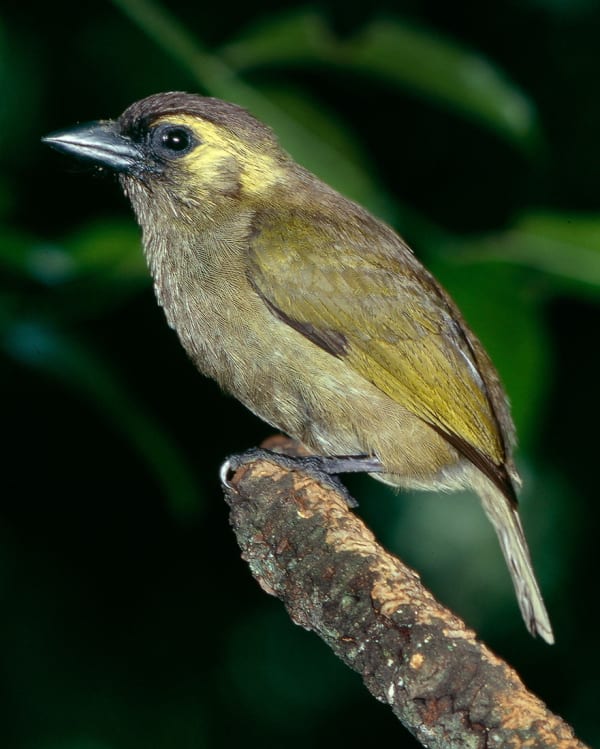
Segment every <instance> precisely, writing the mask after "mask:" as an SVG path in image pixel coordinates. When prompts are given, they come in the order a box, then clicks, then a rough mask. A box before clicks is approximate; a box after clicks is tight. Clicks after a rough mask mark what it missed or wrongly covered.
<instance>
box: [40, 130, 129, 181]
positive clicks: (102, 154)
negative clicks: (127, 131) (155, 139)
mask: <svg viewBox="0 0 600 749" xmlns="http://www.w3.org/2000/svg"><path fill="white" fill-rule="evenodd" d="M42 142H43V143H47V144H48V145H49V146H51V147H52V148H55V149H56V150H57V151H62V152H63V153H66V154H69V155H70V156H74V157H75V158H77V159H81V160H83V161H91V162H92V163H94V164H96V165H97V166H103V167H106V168H107V169H112V170H113V171H115V172H125V173H128V172H132V171H135V170H136V169H139V167H140V162H141V160H142V155H141V151H140V149H139V147H138V146H137V145H136V144H135V143H133V141H131V140H130V139H129V138H127V137H125V136H124V135H121V134H120V133H119V132H118V129H117V123H116V122H113V121H112V120H105V121H100V122H88V123H87V124H85V125H76V126H75V127H71V128H69V129H68V130H60V131H59V132H56V133H51V134H50V135H46V137H45V138H42Z"/></svg>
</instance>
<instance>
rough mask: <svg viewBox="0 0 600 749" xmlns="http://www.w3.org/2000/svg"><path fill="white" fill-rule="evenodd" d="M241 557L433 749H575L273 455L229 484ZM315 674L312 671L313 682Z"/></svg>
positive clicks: (450, 619) (444, 613) (361, 529)
mask: <svg viewBox="0 0 600 749" xmlns="http://www.w3.org/2000/svg"><path fill="white" fill-rule="evenodd" d="M226 498H227V502H228V504H229V506H230V509H231V515H230V518H231V524H232V526H233V529H234V531H235V533H236V536H237V540H238V543H239V545H240V548H241V549H242V556H243V558H244V559H245V560H246V561H247V562H248V564H249V565H250V569H251V571H252V574H253V575H254V577H255V578H256V580H257V581H258V582H259V583H260V585H261V587H262V588H263V589H264V590H265V591H266V592H267V593H270V594H271V595H275V596H277V597H278V598H280V599H281V600H282V601H283V603H284V604H285V606H286V609H287V611H288V613H289V615H290V616H291V618H292V620H293V621H294V622H295V623H296V624H299V625H301V626H302V627H305V628H306V629H309V630H313V631H314V632H316V633H317V634H318V635H319V636H320V637H321V638H322V639H323V640H324V641H325V642H326V643H327V644H328V645H329V646H330V647H331V648H332V650H333V651H334V652H335V653H336V655H338V656H339V657H340V658H341V659H342V660H343V661H344V663H346V664H347V665H348V666H350V668H352V669H354V670H355V671H358V672H359V673H360V674H361V675H362V678H363V680H364V683H365V685H366V686H367V688H368V689H369V691H370V692H371V693H372V694H373V695H374V696H375V697H376V698H377V699H378V700H381V701H382V702H386V703H388V704H389V705H390V707H391V708H392V710H393V711H394V713H395V715H396V716H397V717H398V718H399V719H400V720H401V721H402V723H403V724H404V725H405V726H406V727H407V728H408V729H409V731H411V732H412V733H413V734H414V735H415V736H416V738H417V739H418V740H419V741H420V742H421V743H422V744H423V745H424V746H427V747H431V749H436V748H439V749H448V748H449V747H469V748H472V749H475V748H478V749H483V747H490V748H491V747H493V748H494V749H501V748H504V747H506V748H507V749H508V747H510V749H517V748H518V747H527V749H537V748H541V747H557V748H558V747H560V749H567V748H568V749H574V748H575V747H579V748H580V749H581V748H583V747H584V745H583V744H582V743H581V742H579V741H578V740H577V739H576V738H575V736H574V734H573V731H572V730H571V728H570V727H569V726H568V725H567V724H566V723H564V722H563V721H562V720H561V719H560V718H559V717H557V716H555V715H553V714H552V713H551V712H550V711H549V710H548V709H547V708H546V706H545V705H544V704H543V703H542V702H541V701H540V700H539V699H538V698H537V697H535V696H534V695H533V694H531V693H530V692H528V691H527V690H526V688H525V687H524V685H523V683H522V682H521V680H520V679H519V677H518V675H517V674H516V673H515V671H514V670H512V669H511V668H510V667H509V666H508V665H507V664H506V663H504V662H503V661H502V660H500V659H499V658H498V657H496V656H495V655H494V654H493V653H492V652H491V651H490V650H488V648H487V647H486V646H485V645H483V644H482V643H481V642H478V641H477V639H476V636H475V633H474V632H473V631H472V630H470V629H468V628H467V627H466V625H465V624H464V623H463V622H462V621H461V620H460V619H459V618H458V617H456V616H455V615H454V614H453V613H452V612H450V611H448V609H445V608H444V607H443V606H441V605H440V604H439V603H438V602H437V601H436V600H435V599H434V598H433V596H432V595H431V593H429V591H427V590H426V589H425V588H424V587H423V586H422V584H421V581H420V579H419V576H418V575H417V574H416V573H415V572H414V571H413V570H411V569H410V568H408V567H406V565H404V564H403V563H402V562H401V561H400V560H399V559H397V558H395V557H394V556H392V555H391V554H389V553H388V552H386V551H385V550H384V549H383V548H382V547H381V546H379V545H378V543H377V542H376V540H375V538H374V536H373V534H372V533H371V531H369V530H368V528H366V526H365V525H364V523H363V522H362V521H361V520H360V519H359V518H358V517H357V516H356V515H355V514H353V513H352V511H351V510H350V509H349V508H348V506H347V503H346V502H345V501H344V499H343V498H342V497H341V495H339V494H338V493H337V492H336V491H335V490H333V489H331V488H327V487H324V486H322V485H321V484H320V483H319V482H318V481H316V480H315V479H313V478H311V477H309V476H307V475H305V474H303V473H301V472H297V471H291V470H289V469H287V468H285V467H281V466H279V465H276V464H275V463H273V462H270V461H267V460H255V461H253V462H251V463H249V464H245V465H243V466H242V467H241V468H239V469H238V470H237V471H236V472H235V474H234V475H233V477H232V478H231V480H230V486H229V487H227V488H226ZM315 677H316V675H315Z"/></svg>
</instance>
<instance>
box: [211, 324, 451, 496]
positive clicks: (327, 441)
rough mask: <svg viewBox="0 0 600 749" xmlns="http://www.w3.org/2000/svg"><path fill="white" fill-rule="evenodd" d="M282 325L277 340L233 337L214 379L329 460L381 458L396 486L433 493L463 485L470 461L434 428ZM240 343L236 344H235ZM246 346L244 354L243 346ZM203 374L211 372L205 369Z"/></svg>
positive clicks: (227, 340)
mask: <svg viewBox="0 0 600 749" xmlns="http://www.w3.org/2000/svg"><path fill="white" fill-rule="evenodd" d="M278 326H279V322H278V321H277V324H276V325H274V326H273V327H272V329H271V330H270V331H269V335H267V336H265V331H264V330H261V332H260V334H258V335H256V334H255V333H252V331H246V332H245V334H244V335H243V336H242V337H240V336H239V335H238V334H236V335H235V336H234V335H233V333H232V332H230V337H229V338H224V339H222V344H221V345H222V346H223V349H222V356H225V358H226V360H227V361H226V362H225V361H223V360H222V361H221V362H220V363H219V364H218V366H216V367H215V368H214V370H213V371H209V372H207V374H209V375H210V376H213V377H214V378H215V379H217V381H219V383H220V384H221V386H222V387H223V388H224V389H225V390H227V391H229V392H230V393H231V394H232V395H233V396H234V397H236V398H237V399H238V400H240V401H241V402H242V403H244V405H246V406H247V407H248V408H249V409H250V410H251V411H252V412H253V413H255V414H256V415H257V416H259V417H260V418H262V419H263V420H264V421H266V422H268V423H269V424H271V425H272V426H274V427H275V428H277V429H279V430H281V431H283V432H285V433H286V434H288V435H290V436H291V437H293V438H294V439H297V440H299V441H300V442H302V443H303V444H304V445H306V446H307V447H308V448H310V449H311V450H314V451H315V452H316V453H319V454H325V455H359V454H370V455H376V456H377V457H378V458H379V460H380V461H381V462H382V463H383V464H384V466H385V467H386V469H387V471H388V472H387V473H386V474H385V476H378V478H382V479H383V480H385V481H386V482H388V483H391V484H394V485H397V486H405V487H413V488H431V489H434V488H435V489H444V488H447V489H454V488H458V487H459V486H462V485H463V483H464V482H463V480H462V464H463V460H462V459H461V457H460V456H459V454H458V453H457V452H456V451H455V450H454V448H453V447H452V446H451V445H449V443H448V442H446V440H444V439H443V438H442V437H440V435H439V434H438V433H437V432H435V431H434V430H433V429H431V427H429V426H428V425H427V424H426V423H424V422H423V421H422V420H421V419H419V418H417V417H416V416H415V415H413V414H412V413H411V412H410V411H408V410H407V409H406V408H404V407H403V406H402V405H401V404H399V403H397V402H396V401H394V400H392V399H391V398H390V397H389V396H387V395H386V394H384V393H383V392H382V391H381V390H379V389H378V388H377V387H375V386H374V385H373V384H372V383H370V382H369V381H367V380H366V379H365V378H363V377H362V376H361V375H359V374H358V373H357V372H356V371H355V370H354V369H352V368H351V367H350V365H349V364H348V363H347V362H346V361H344V359H343V357H342V358H337V357H335V356H332V355H331V354H329V353H328V352H326V351H324V350H323V349H321V348H320V347H318V346H316V345H315V344H313V343H312V342H311V341H309V340H308V339H306V338H305V337H304V336H302V335H301V334H300V333H297V332H296V331H294V330H291V329H290V328H289V327H287V326H286V329H285V331H283V332H280V331H279V330H278ZM234 338H235V341H236V343H233V340H234ZM240 341H243V351H240V350H238V346H237V344H238V343H239V342H240ZM198 365H199V368H201V369H203V370H204V371H206V362H204V366H203V365H202V364H201V363H200V362H198Z"/></svg>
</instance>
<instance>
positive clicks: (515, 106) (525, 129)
mask: <svg viewBox="0 0 600 749" xmlns="http://www.w3.org/2000/svg"><path fill="white" fill-rule="evenodd" d="M222 55H223V57H224V58H225V59H226V60H227V61H228V62H229V63H230V64H231V65H233V66H234V67H235V68H236V69H244V68H249V67H256V66H264V65H281V64H282V63H283V64H285V63H288V64H298V63H318V64H320V65H321V66H334V67H338V68H342V69H346V70H348V71H349V72H354V73H356V72H359V73H362V74H364V73H367V74H368V75H373V76H377V77H378V78H381V79H384V80H387V81H389V82H391V83H394V84H397V85H399V86H402V87H404V88H408V89H410V90H411V91H413V92H416V93H418V94H420V95H422V96H424V97H427V98H428V99H430V100H432V101H434V102H435V103H437V104H443V105H445V106H447V107H449V108H451V109H453V110H455V111H457V112H459V113H460V114H462V115H464V116H467V117H469V118H471V119H473V120H476V121H477V122H479V123H480V124H482V125H484V126H485V127H488V128H489V129H491V130H493V131H495V132H496V133H498V134H499V135H501V136H502V137H504V138H507V139H508V140H510V141H512V142H513V143H515V144H517V145H518V146H519V147H522V148H530V147H532V146H536V145H540V144H541V140H542V136H541V130H540V125H539V121H538V115H537V112H536V109H535V107H534V105H533V102H532V101H531V99H529V97H527V96H526V94H525V93H524V92H523V91H521V90H520V89H519V87H518V86H517V85H516V84H514V83H513V82H512V81H510V80H509V78H508V77H507V76H506V75H505V73H503V71H502V70H501V69H500V68H499V66H497V65H495V64H494V63H493V62H491V61H490V60H488V59H487V58H486V57H485V56H484V55H483V54H481V53H479V52H476V51H474V50H470V49H468V48H466V47H464V46H462V45H460V44H459V43H458V42H455V41H452V40H450V39H447V38H444V37H442V36H441V35H439V34H437V33H435V32H434V31H431V30H428V29H418V28H415V27H414V26H412V25H411V24H408V23H406V22H403V21H399V20H393V19H385V20H377V21H374V22H373V23H371V24H369V25H368V26H366V27H365V28H364V30H362V31H361V32H359V33H358V34H357V35H356V36H355V37H354V38H352V39H350V40H349V41H342V40H339V39H336V38H335V37H334V35H333V34H332V33H331V31H330V30H329V29H328V27H327V25H326V23H325V21H324V20H323V18H322V17H321V16H320V15H319V14H318V13H316V12H314V11H313V10H306V9H301V10H297V11H293V12H291V13H285V14H282V15H280V16H277V17H276V18H268V19H267V20H265V21H261V22H259V23H257V24H255V25H253V26H252V27H251V28H249V29H246V30H244V31H243V32H242V33H241V34H240V36H239V37H238V38H237V39H235V40H234V41H232V42H230V43H229V44H227V45H225V46H224V47H223V49H222Z"/></svg>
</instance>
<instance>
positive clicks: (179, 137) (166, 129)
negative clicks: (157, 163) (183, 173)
mask: <svg viewBox="0 0 600 749" xmlns="http://www.w3.org/2000/svg"><path fill="white" fill-rule="evenodd" d="M151 138H152V147H153V149H154V151H155V153H156V155H157V156H160V157H162V158H163V159H164V158H167V159H176V158H178V157H179V156H184V155H185V154H186V153H189V152H190V151H191V150H192V149H193V148H195V147H196V146H197V145H198V139H197V138H196V136H195V135H194V133H192V131H191V130H190V129H189V128H187V127H182V126H181V125H159V126H158V127H157V128H155V130H154V131H153V132H152V136H151Z"/></svg>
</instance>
